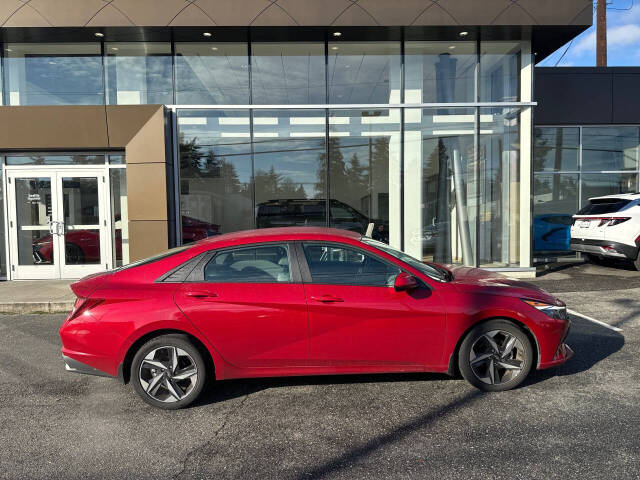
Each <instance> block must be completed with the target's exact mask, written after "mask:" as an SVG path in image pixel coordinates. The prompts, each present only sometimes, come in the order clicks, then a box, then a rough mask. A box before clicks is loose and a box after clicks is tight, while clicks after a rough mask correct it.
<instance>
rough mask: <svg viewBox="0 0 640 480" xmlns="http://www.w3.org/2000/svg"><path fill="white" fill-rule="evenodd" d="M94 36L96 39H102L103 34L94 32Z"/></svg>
mask: <svg viewBox="0 0 640 480" xmlns="http://www.w3.org/2000/svg"><path fill="white" fill-rule="evenodd" d="M94 35H95V36H96V37H98V38H102V37H104V33H102V32H96V33H94Z"/></svg>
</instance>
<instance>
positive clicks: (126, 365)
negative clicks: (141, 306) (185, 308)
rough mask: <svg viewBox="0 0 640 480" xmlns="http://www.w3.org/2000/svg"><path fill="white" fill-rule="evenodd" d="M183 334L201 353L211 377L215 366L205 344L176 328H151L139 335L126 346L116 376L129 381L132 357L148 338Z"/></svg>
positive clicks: (214, 374)
mask: <svg viewBox="0 0 640 480" xmlns="http://www.w3.org/2000/svg"><path fill="white" fill-rule="evenodd" d="M171 334H174V335H175V334H177V335H184V336H185V337H187V338H189V340H190V341H191V342H192V343H193V344H194V345H195V347H196V348H197V349H198V351H199V352H200V353H201V354H202V358H203V359H204V361H205V362H206V364H207V370H208V372H210V373H211V374H212V377H213V378H215V376H216V367H215V363H214V361H213V357H212V356H211V352H210V351H209V349H208V348H207V346H206V345H205V344H204V343H203V342H202V341H201V340H200V339H199V338H198V337H196V336H195V335H193V334H191V333H189V332H186V331H184V330H180V329H177V328H163V329H159V330H153V331H151V332H148V333H146V334H144V335H142V336H140V337H139V338H138V339H136V341H134V342H133V343H132V344H131V346H130V347H129V348H128V350H127V353H125V355H124V359H123V360H122V363H120V365H118V378H119V379H120V380H121V381H122V383H125V384H126V383H129V380H130V379H131V364H132V363H133V357H134V356H135V355H136V352H137V351H138V350H139V349H140V347H142V345H144V344H145V343H147V342H148V341H149V340H152V339H154V338H157V337H160V336H162V335H171Z"/></svg>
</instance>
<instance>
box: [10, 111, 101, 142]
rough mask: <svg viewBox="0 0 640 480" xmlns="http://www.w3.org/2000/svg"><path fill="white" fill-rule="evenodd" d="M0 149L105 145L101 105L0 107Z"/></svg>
mask: <svg viewBox="0 0 640 480" xmlns="http://www.w3.org/2000/svg"><path fill="white" fill-rule="evenodd" d="M0 125H2V128H0V149H55V148H61V149H69V148H76V149H81V148H87V149H96V148H107V147H108V146H109V143H108V140H107V124H106V122H105V108H104V106H79V105H73V106H43V107H37V106H24V107H0Z"/></svg>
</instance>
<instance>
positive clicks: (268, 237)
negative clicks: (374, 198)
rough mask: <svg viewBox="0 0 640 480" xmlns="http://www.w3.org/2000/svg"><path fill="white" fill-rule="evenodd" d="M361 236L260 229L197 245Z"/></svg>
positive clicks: (321, 230) (329, 230) (332, 231)
mask: <svg viewBox="0 0 640 480" xmlns="http://www.w3.org/2000/svg"><path fill="white" fill-rule="evenodd" d="M361 237H362V234H360V233H357V232H351V231H349V230H341V229H338V228H323V227H281V228H260V229H256V230H242V231H239V232H233V233H225V234H223V235H216V236H213V237H209V238H206V239H204V240H200V241H199V242H198V243H197V245H202V246H205V245H206V246H207V247H209V248H210V247H216V246H218V244H219V245H220V246H223V245H233V244H244V243H254V242H265V241H266V242H273V241H280V240H281V241H287V240H338V241H339V240H340V239H346V238H348V239H352V240H359V239H360V238H361Z"/></svg>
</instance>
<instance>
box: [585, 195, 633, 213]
mask: <svg viewBox="0 0 640 480" xmlns="http://www.w3.org/2000/svg"><path fill="white" fill-rule="evenodd" d="M630 203H631V200H626V199H624V198H601V199H597V200H590V201H589V203H587V204H586V205H585V206H584V207H582V209H581V210H580V211H579V212H578V213H576V215H602V214H605V213H615V212H618V211H620V210H622V209H623V208H624V207H626V206H627V205H628V204H630Z"/></svg>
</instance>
